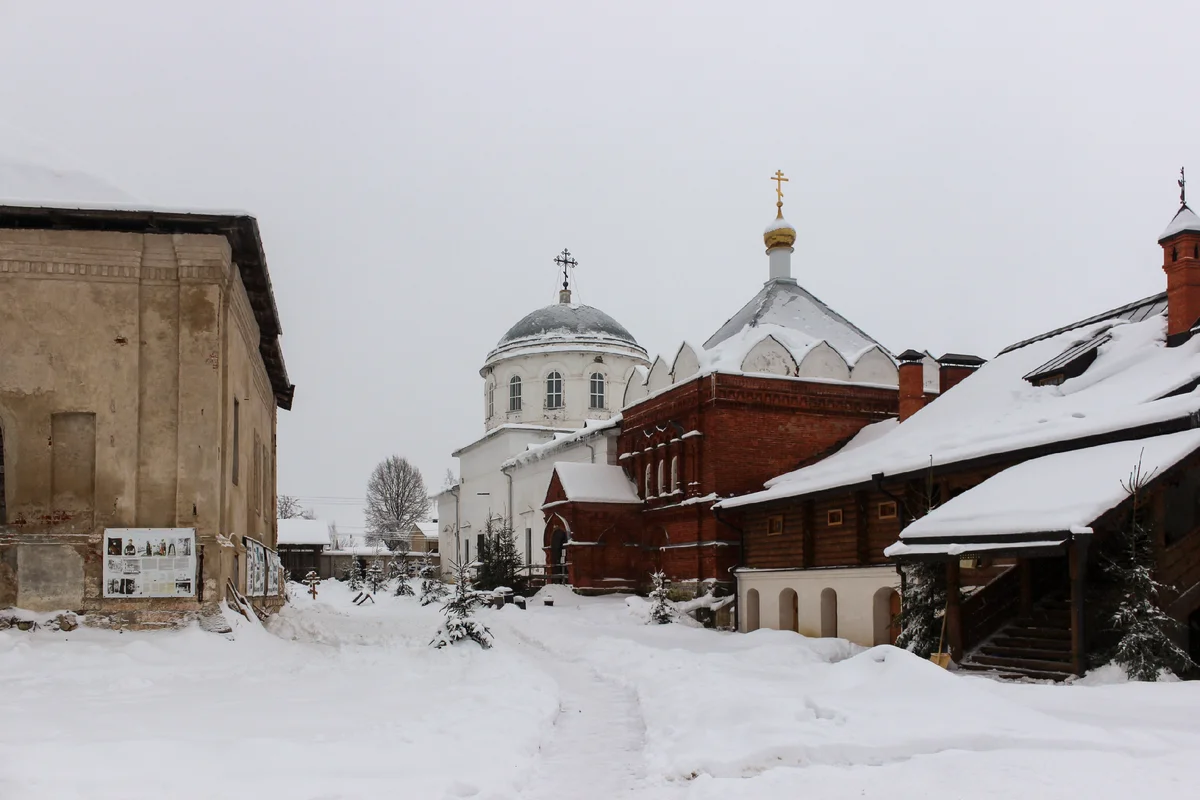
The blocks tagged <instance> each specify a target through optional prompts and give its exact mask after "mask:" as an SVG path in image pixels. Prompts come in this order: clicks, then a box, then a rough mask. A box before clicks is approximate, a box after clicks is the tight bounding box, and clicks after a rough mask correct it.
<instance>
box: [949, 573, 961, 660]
mask: <svg viewBox="0 0 1200 800" xmlns="http://www.w3.org/2000/svg"><path fill="white" fill-rule="evenodd" d="M946 641H947V642H948V644H949V648H950V658H952V659H953V660H954V661H962V657H963V625H962V594H961V592H960V591H959V575H958V559H957V558H952V559H950V560H949V561H947V562H946Z"/></svg>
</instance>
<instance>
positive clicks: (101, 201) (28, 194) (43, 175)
mask: <svg viewBox="0 0 1200 800" xmlns="http://www.w3.org/2000/svg"><path fill="white" fill-rule="evenodd" d="M134 202H135V200H134V198H133V197H131V196H130V195H128V194H127V193H125V192H123V191H121V190H120V189H118V188H117V187H115V186H113V185H112V184H111V183H109V182H108V181H106V180H104V179H102V178H98V177H96V176H95V175H90V174H88V173H86V172H81V171H78V170H70V169H51V168H49V167H43V166H40V165H38V164H34V163H30V162H27V161H21V160H17V159H12V158H9V157H6V156H3V155H0V205H39V206H46V205H50V206H61V205H64V204H65V205H69V206H78V205H88V206H96V205H101V206H110V205H114V204H115V205H117V206H121V207H123V206H127V205H129V204H131V203H134Z"/></svg>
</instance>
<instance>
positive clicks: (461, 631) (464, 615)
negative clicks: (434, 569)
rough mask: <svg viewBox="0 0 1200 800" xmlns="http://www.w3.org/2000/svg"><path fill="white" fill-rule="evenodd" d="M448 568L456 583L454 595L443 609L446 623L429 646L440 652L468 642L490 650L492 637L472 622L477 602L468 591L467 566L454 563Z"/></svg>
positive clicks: (468, 572) (478, 623) (468, 573)
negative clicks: (462, 642) (448, 646)
mask: <svg viewBox="0 0 1200 800" xmlns="http://www.w3.org/2000/svg"><path fill="white" fill-rule="evenodd" d="M450 568H451V570H452V571H453V572H454V577H455V579H456V580H457V583H456V584H455V586H454V593H453V594H452V595H451V596H450V599H449V600H447V601H446V603H445V605H443V606H442V613H443V615H444V616H445V621H444V622H443V623H442V627H440V628H439V629H438V632H437V634H436V635H435V636H434V637H433V641H431V642H430V644H431V645H433V646H434V647H437V648H439V649H440V648H442V647H446V646H447V645H452V644H455V643H456V642H461V641H465V640H467V639H469V640H471V641H473V642H475V643H477V644H478V645H479V646H480V647H482V648H483V649H485V650H486V649H487V648H489V647H491V646H492V633H491V631H489V630H488V629H487V627H486V626H485V625H484V624H483V623H481V622H479V621H478V620H476V619H475V618H474V615H475V608H476V606H478V605H479V603H480V599H479V597H478V596H476V595H475V593H474V592H473V591H472V590H471V577H470V570H469V568H468V566H467V565H466V564H464V563H461V562H455V561H452V562H450Z"/></svg>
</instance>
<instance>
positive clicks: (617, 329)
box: [496, 303, 638, 348]
mask: <svg viewBox="0 0 1200 800" xmlns="http://www.w3.org/2000/svg"><path fill="white" fill-rule="evenodd" d="M551 338H554V339H558V338H562V339H576V338H588V339H608V340H613V341H618V342H623V343H625V344H629V345H633V346H634V347H637V346H638V343H637V340H636V339H634V338H633V334H631V333H630V332H629V331H627V330H625V326H624V325H622V324H621V323H619V322H617V321H616V320H615V319H613V318H612V317H610V316H609V315H608V314H605V313H604V312H603V311H601V310H600V309H598V308H592V307H591V306H583V305H572V304H569V303H556V304H554V305H552V306H546V307H545V308H539V309H538V310H537V311H532V312H530V313H529V314H526V315H525V316H524V317H523V318H522V319H521V321H520V322H518V323H517V324H516V325H513V326H512V327H511V328H509V329H508V333H506V334H504V335H503V336H502V337H500V341H499V342H498V343H497V344H496V347H498V348H499V347H504V346H505V345H507V344H512V343H513V342H517V341H521V340H524V339H551Z"/></svg>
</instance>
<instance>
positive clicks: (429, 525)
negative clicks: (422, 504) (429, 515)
mask: <svg viewBox="0 0 1200 800" xmlns="http://www.w3.org/2000/svg"><path fill="white" fill-rule="evenodd" d="M414 527H416V528H417V530H419V531H420V532H421V535H422V536H424V537H425V538H426V539H436V538H438V525H437V523H436V522H418V523H417V524H416V525H415V526H414Z"/></svg>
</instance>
